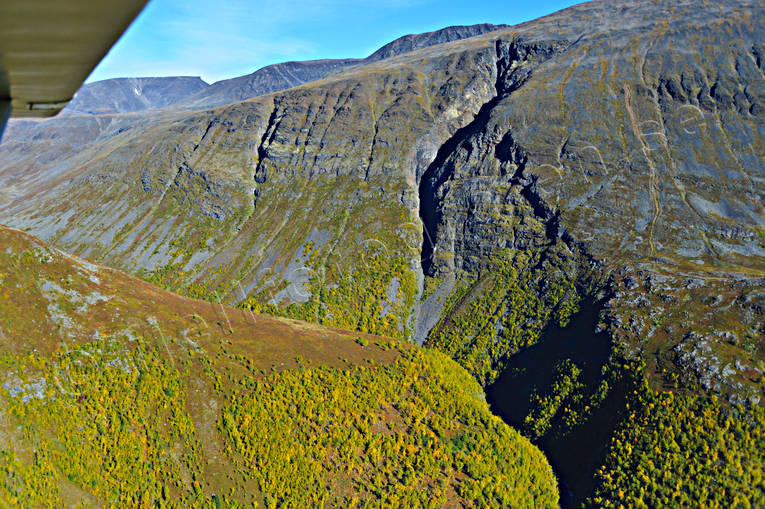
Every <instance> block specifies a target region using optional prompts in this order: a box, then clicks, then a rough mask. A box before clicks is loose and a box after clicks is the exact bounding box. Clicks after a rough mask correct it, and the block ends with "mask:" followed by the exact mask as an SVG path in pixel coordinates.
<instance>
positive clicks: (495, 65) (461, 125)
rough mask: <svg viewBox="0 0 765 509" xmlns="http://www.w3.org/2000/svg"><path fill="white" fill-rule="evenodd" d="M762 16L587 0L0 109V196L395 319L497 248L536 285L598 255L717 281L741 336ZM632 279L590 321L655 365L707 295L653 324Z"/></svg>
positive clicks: (207, 291) (222, 294)
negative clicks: (101, 105)
mask: <svg viewBox="0 0 765 509" xmlns="http://www.w3.org/2000/svg"><path fill="white" fill-rule="evenodd" d="M762 18H763V17H762V11H761V9H760V8H759V7H758V6H756V5H755V4H753V3H749V2H734V1H731V2H726V3H724V4H720V5H718V6H707V7H705V8H704V9H699V8H698V6H697V4H696V3H694V2H682V1H676V2H663V3H657V4H650V5H648V4H646V5H644V4H640V3H630V2H624V3H617V4H613V3H609V4H604V3H590V4H584V5H582V6H577V7H575V8H572V9H568V10H566V11H562V12H561V13H557V14H555V15H551V16H548V17H546V18H543V19H541V20H538V21H535V22H530V23H526V24H523V25H519V26H517V27H512V28H508V29H505V30H504V31H502V30H500V31H495V32H491V33H489V34H486V35H483V36H479V37H473V38H471V39H466V40H464V41H457V42H452V43H449V44H441V45H435V46H429V47H427V48H424V49H419V50H417V51H414V52H410V53H407V54H406V55H402V56H397V57H393V58H386V59H383V60H380V61H379V62H376V63H372V64H368V65H360V66H359V65H357V66H355V67H353V68H350V69H347V70H346V71H344V72H340V73H338V74H336V75H334V76H332V77H330V78H327V79H324V80H322V81H319V82H316V83H315V84H312V85H310V86H303V87H299V88H295V89H292V90H289V91H285V92H280V93H275V94H269V95H265V96H262V97H259V98H257V99H255V100H253V101H249V102H244V103H237V104H232V105H229V106H224V107H220V108H217V109H212V110H209V111H203V112H195V113H183V112H179V111H168V112H166V113H164V114H163V115H162V116H156V115H154V116H151V117H149V116H141V115H134V116H116V117H111V118H109V119H108V120H107V119H100V120H99V122H101V123H102V124H99V125H98V126H97V125H95V124H93V123H92V122H93V121H84V120H78V122H80V123H79V124H76V125H77V126H78V128H77V129H79V131H80V132H77V129H75V130H74V132H75V133H77V134H76V135H75V134H71V133H73V129H72V124H67V123H65V121H64V120H53V121H50V122H48V123H46V124H42V125H41V126H40V127H37V128H35V129H33V130H32V131H31V132H29V133H26V132H25V133H21V132H20V133H19V135H18V136H14V129H13V127H12V128H11V129H10V132H9V134H8V136H7V138H8V139H7V140H6V141H5V142H4V145H3V161H4V167H3V170H2V177H3V181H4V183H5V186H6V189H12V192H6V198H5V199H6V200H7V201H6V204H5V205H4V207H3V220H4V221H6V222H8V223H10V224H14V225H19V226H23V227H25V228H28V229H30V230H31V231H33V232H35V233H37V234H39V235H41V236H43V237H44V238H48V239H52V240H54V241H55V242H57V243H58V244H60V245H62V246H64V247H66V248H68V249H71V250H73V251H75V252H77V253H79V254H82V255H84V256H90V257H93V258H95V259H98V260H100V261H103V262H108V263H111V264H113V265H116V266H119V267H121V268H125V269H127V270H131V271H133V272H137V273H142V274H144V275H145V276H146V277H150V278H153V280H155V281H157V282H160V283H162V284H164V285H166V286H168V287H171V288H174V289H176V290H178V291H182V292H186V293H189V294H192V295H196V296H202V297H206V298H211V299H223V300H224V301H226V302H230V303H234V304H240V305H251V306H254V307H256V308H258V309H267V310H270V311H272V312H280V313H284V312H287V313H290V314H292V315H294V316H299V317H301V318H307V319H312V320H318V321H323V322H326V323H331V324H335V325H342V326H349V327H360V328H364V329H368V330H373V331H376V332H380V333H386V334H393V335H399V336H408V337H414V336H417V338H419V340H420V341H423V340H425V338H426V337H427V336H428V333H429V331H430V329H432V328H433V327H434V326H435V325H436V323H438V322H439V320H441V319H442V318H444V317H445V316H447V315H449V316H451V315H452V314H454V313H455V312H456V310H452V311H449V309H450V308H449V306H448V305H446V301H447V300H448V299H447V297H448V296H449V294H450V293H452V292H453V290H454V288H455V287H459V286H460V284H459V282H460V281H463V282H464V283H465V284H467V283H466V281H468V280H472V279H474V278H476V277H479V276H480V274H483V273H486V271H491V270H493V269H492V267H493V266H494V265H495V262H496V259H497V257H500V258H502V257H505V256H506V255H507V253H511V258H512V257H515V256H516V255H517V254H518V253H522V254H523V256H524V259H527V260H535V261H534V264H536V265H535V267H537V269H539V270H541V272H534V273H535V274H537V276H535V277H536V281H537V283H535V284H538V283H539V282H540V281H542V280H544V279H546V278H549V277H548V276H549V274H550V273H551V272H550V271H553V272H554V273H556V274H559V277H557V279H556V278H553V279H555V280H556V281H558V283H556V284H550V285H548V286H549V287H550V288H553V287H555V288H558V287H560V288H564V287H565V288H569V290H567V291H565V292H563V290H560V291H561V292H563V293H562V294H561V295H564V297H560V298H556V299H552V300H551V301H550V302H554V303H555V304H554V305H553V307H555V306H561V305H563V303H564V302H567V303H569V304H570V305H572V306H573V305H574V304H573V302H575V300H576V299H574V298H573V297H571V296H570V295H573V294H572V291H574V290H573V289H575V288H576V287H577V285H578V287H579V290H578V293H577V292H574V293H575V294H577V295H578V294H579V293H581V292H582V291H584V290H583V288H584V286H587V285H589V284H590V283H592V282H593V281H600V283H597V284H595V283H592V284H594V285H595V286H597V287H602V286H603V284H604V283H603V281H607V280H608V279H609V278H611V279H612V283H611V285H612V286H613V288H621V286H620V285H621V284H622V283H620V282H619V281H617V280H616V279H613V278H614V277H617V276H615V275H616V274H621V275H619V276H618V277H620V278H631V279H629V281H633V280H634V281H637V282H638V283H636V284H643V281H644V280H645V278H648V277H649V276H651V277H654V278H657V277H658V278H660V280H662V281H673V282H674V283H677V284H678V285H680V284H681V283H682V282H683V281H687V280H694V281H696V280H698V281H702V282H703V283H699V284H698V285H697V286H701V287H703V288H705V289H709V291H710V292H712V293H713V294H714V295H717V293H716V292H717V291H716V290H714V289H713V288H715V285H716V284H717V282H718V281H720V280H721V279H722V280H723V281H731V282H733V281H736V283H735V284H736V285H739V286H740V287H741V288H742V290H741V292H742V297H741V298H740V299H738V300H736V301H735V304H734V305H733V306H732V307H730V308H726V311H725V317H726V318H724V321H725V323H727V324H729V325H730V327H731V329H730V330H727V332H728V333H730V334H732V335H735V336H736V337H741V338H743V339H742V340H741V341H742V344H744V343H746V344H755V345H756V344H760V339H758V338H761V337H762V336H761V334H762V332H761V315H760V314H759V312H758V311H757V309H758V306H759V305H760V304H758V302H759V301H758V299H759V297H757V295H758V290H757V289H758V288H761V284H762V283H761V280H760V279H758V278H761V277H762V276H763V272H762V270H763V265H764V263H765V261H764V257H765V248H763V244H762V226H763V216H762V202H763V200H762V194H763V188H762V185H761V179H762V173H763V169H764V167H763V163H762V155H763V144H762V139H761V136H762V131H763V120H762V116H761V112H762V109H761V108H762V104H763V100H764V99H763V97H764V96H763V89H762V73H763V70H762V60H761V58H760V57H759V56H758V55H760V53H761V51H762V49H761V48H762V41H761V40H760V39H759V37H760V36H759V33H760V31H759V28H760V27H761V24H762V22H763V19H762ZM731 33H735V34H737V36H736V37H735V38H731V35H730V34H731ZM463 35H464V34H463ZM423 40H424V41H425V42H428V41H430V42H433V41H434V40H439V39H433V38H428V37H426V38H425V39H423ZM401 44H403V42H402V43H401ZM401 44H399V45H398V46H401ZM422 44H424V43H422ZM398 46H397V47H398ZM208 90H209V89H208ZM19 131H21V130H19ZM67 133H70V134H67ZM66 136H71V139H70V140H69V141H67V142H64V143H60V142H59V143H49V142H50V141H51V140H53V139H57V138H58V139H61V137H66ZM41 138H42V139H44V138H47V142H46V143H41V141H42V139H41ZM64 139H65V138H64ZM75 146H76V150H73V149H74V148H75ZM54 167H55V170H52V168H54ZM421 222H422V224H423V225H424V232H425V234H424V240H423V233H421V232H422V231H423V230H422V229H421V228H422V227H421V226H420V224H421ZM512 253H514V254H512ZM552 260H557V261H556V262H554V263H553V261H552ZM528 263H531V262H528ZM551 264H552V265H551ZM553 266H555V267H557V268H555V269H553ZM519 267H520V265H519ZM593 267H597V270H595V272H597V274H595V273H594V272H593ZM532 272H533V271H532ZM423 274H424V275H426V276H428V277H426V278H425V279H423V276H422V275H423ZM582 278H585V279H587V281H589V283H587V284H585V283H583V282H582V281H583V280H582ZM666 278H669V279H666ZM423 282H424V283H425V286H426V287H427V288H425V290H424V292H425V295H424V296H425V297H429V298H430V297H432V298H431V300H430V301H423V305H420V303H419V302H418V300H419V299H418V296H419V295H421V294H422V292H423V290H421V289H422V288H423V286H422V285H423ZM442 283H443V284H442ZM674 283H673V284H674ZM688 284H690V283H688ZM583 285H584V286H583ZM631 285H632V283H631V282H630V283H629V284H628V286H631ZM645 286H650V287H651V288H654V289H655V288H657V285H652V286H651V285H645ZM430 287H433V288H438V291H436V292H431V290H430V289H429V288H430ZM478 288H481V287H480V285H479V287H478ZM551 291H552V290H551ZM556 291H557V290H556ZM646 291H647V292H648V293H649V294H650V291H648V290H646ZM704 291H705V290H697V291H696V292H695V293H694V297H693V298H705V297H703V296H702V294H704ZM699 292H700V293H699ZM431 293H433V295H431ZM478 293H479V294H480V291H479V292H478ZM559 293H560V292H559ZM696 293H699V295H696ZM359 294H361V295H364V298H363V299H361V301H359V299H358V298H357V297H358V295H359ZM470 295H472V297H470V298H468V297H467V296H463V298H466V299H468V301H469V300H470V299H472V298H475V297H477V294H475V295H474V294H470ZM678 295H679V294H678ZM678 295H675V296H673V297H666V298H665V300H666V299H669V300H670V301H671V300H672V299H675V300H677V299H680V300H682V299H687V298H689V297H686V296H685V295H679V296H678ZM714 295H712V296H714ZM454 298H456V297H452V299H454ZM646 298H651V297H646ZM663 298H664V297H663ZM434 299H435V300H434ZM561 299H562V300H561ZM634 302H635V300H634V298H629V297H627V293H623V292H621V291H616V293H615V300H614V302H613V305H612V306H611V307H610V308H609V309H611V310H612V311H611V313H612V315H613V316H612V318H611V319H610V323H611V326H612V327H613V328H614V335H615V336H617V337H620V338H623V341H624V342H625V344H629V345H631V346H630V347H629V350H630V351H633V352H637V351H643V353H646V349H651V353H650V355H649V357H650V358H651V359H654V357H655V359H654V360H653V361H652V362H656V363H658V365H663V364H666V359H668V358H670V357H672V356H673V354H671V352H672V351H674V350H672V349H674V348H675V345H676V344H677V343H678V342H679V341H681V339H682V338H683V337H684V335H685V334H687V333H688V332H689V331H690V330H691V329H692V328H693V327H694V326H695V324H697V323H702V322H704V323H706V322H708V321H710V320H717V318H714V316H717V315H718V314H719V313H718V312H713V313H712V315H709V314H708V313H707V314H705V313H701V312H698V313H696V312H695V311H694V312H693V313H691V314H692V317H691V318H690V319H688V320H687V323H684V327H675V328H674V329H673V330H670V331H666V330H661V329H660V328H657V327H651V326H650V325H649V324H651V323H655V322H656V321H657V320H659V319H660V317H659V312H658V311H657V308H651V309H644V310H643V311H640V310H639V305H637V304H634ZM631 303H632V304H631ZM569 304H566V305H569ZM285 306H286V307H285ZM635 306H638V308H635ZM677 306H680V304H677ZM501 309H502V306H500V307H498V308H497V310H496V312H498V313H501V312H502V311H501ZM661 309H662V310H663V311H662V312H663V313H670V312H673V311H671V309H675V308H672V306H670V305H669V304H667V305H663V306H662V307H661ZM676 309H679V308H676ZM711 311H712V310H710V312H711ZM457 314H459V313H457ZM713 315H714V316H713ZM737 317H744V318H743V319H739V318H737ZM705 321H706V322H705ZM626 324H631V325H629V326H628V325H626ZM758 324H760V325H758ZM646 338H649V339H646ZM747 338H748V339H747ZM717 343H719V345H718V346H719V347H720V348H723V349H725V350H726V351H730V352H731V355H733V354H734V352H736V351H738V350H736V348H738V347H739V346H740V345H739V346H736V345H729V344H723V343H725V342H724V341H718V342H717ZM648 345H650V346H648ZM748 348H750V349H751V348H752V347H748ZM757 348H759V347H755V351H759V350H757ZM657 352H658V353H657ZM507 353H508V352H507V351H505V352H504V353H501V352H500V353H499V354H496V355H495V356H494V357H493V360H491V361H490V364H491V363H493V362H497V360H498V359H499V358H501V357H502V356H503V355H505V354H507ZM741 355H742V356H743V357H747V356H748V355H747V354H744V353H742V354H741ZM757 355H759V354H757ZM757 355H755V357H756V356H757ZM662 359H664V360H662ZM699 362H702V361H699ZM746 362H754V363H755V364H746V366H749V367H747V368H745V369H743V370H738V371H736V373H739V374H741V373H744V372H746V370H747V369H750V368H751V369H759V368H756V361H755V360H753V361H746ZM710 369H712V368H710ZM732 369H733V368H732ZM729 371H730V370H728V372H729ZM734 371H735V369H734ZM720 376H722V375H720ZM737 377H738V378H737ZM742 377H743V375H742ZM742 377H739V375H734V376H732V377H727V382H726V383H727V385H728V386H729V387H733V386H736V387H738V386H741V384H743V385H744V386H748V383H747V382H746V381H745V378H742ZM723 378H725V377H723ZM736 384H738V385H736Z"/></svg>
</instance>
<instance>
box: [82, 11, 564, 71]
mask: <svg viewBox="0 0 765 509" xmlns="http://www.w3.org/2000/svg"><path fill="white" fill-rule="evenodd" d="M574 3H577V2H573V1H563V0H532V1H520V2H519V1H513V0H510V1H508V0H504V1H503V0H473V1H469V0H468V1H466V0H353V1H351V0H281V1H280V0H249V1H248V0H227V1H219V0H151V1H150V2H149V4H148V5H147V6H146V8H145V9H144V11H143V12H142V13H141V14H140V16H139V17H138V18H137V19H136V21H135V22H134V23H133V25H132V26H131V27H130V28H129V29H128V31H127V32H126V33H125V34H124V35H123V37H122V38H121V39H120V41H119V42H118V43H117V44H116V45H115V46H114V47H113V48H112V50H111V51H110V52H109V54H108V55H107V56H106V58H104V60H103V61H102V62H101V63H100V64H99V66H98V67H97V68H96V69H95V70H94V71H93V73H92V74H91V76H90V77H89V78H88V81H97V80H102V79H107V78H119V77H143V76H201V77H202V79H204V80H205V81H207V82H208V83H212V82H214V81H217V80H221V79H226V78H233V77H235V76H241V75H244V74H249V73H251V72H253V71H255V70H257V69H259V68H260V67H263V66H265V65H269V64H274V63H278V62H284V61H287V60H310V59H316V58H362V57H366V56H368V55H369V54H371V53H372V52H374V50H376V49H377V48H379V47H380V46H382V45H383V44H386V43H388V42H390V41H392V40H393V39H395V38H397V37H400V36H402V35H406V34H411V33H420V32H429V31H432V30H437V29H439V28H443V27H446V26H449V25H472V24H475V23H495V24H499V23H505V24H509V25H513V24H516V23H521V22H523V21H528V20H530V19H534V18H537V17H539V16H543V15H545V14H549V13H551V12H554V11H557V10H559V9H562V8H564V7H568V6H570V5H573V4H574Z"/></svg>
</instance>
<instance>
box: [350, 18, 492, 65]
mask: <svg viewBox="0 0 765 509" xmlns="http://www.w3.org/2000/svg"><path fill="white" fill-rule="evenodd" d="M501 28H507V25H492V24H490V23H481V24H479V25H457V26H451V27H446V28H442V29H441V30H436V31H435V32H425V33H423V34H411V35H405V36H403V37H399V38H398V39H396V40H395V41H393V42H389V43H388V44H386V45H385V46H383V47H382V48H380V49H378V50H377V51H375V52H374V53H372V54H371V55H369V56H368V57H367V58H365V59H364V63H369V62H376V61H378V60H382V59H384V58H390V57H395V56H396V55H401V54H403V53H408V52H410V51H414V50H417V49H420V48H427V47H428V46H435V45H436V44H443V43H445V42H452V41H459V40H460V39H467V38H468V37H475V36H476V35H481V34H485V33H486V32H493V31H495V30H499V29H501Z"/></svg>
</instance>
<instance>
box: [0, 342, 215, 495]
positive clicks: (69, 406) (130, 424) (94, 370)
mask: <svg viewBox="0 0 765 509" xmlns="http://www.w3.org/2000/svg"><path fill="white" fill-rule="evenodd" d="M0 367H2V368H4V369H3V370H2V371H3V372H4V373H5V374H6V380H5V383H4V384H3V387H4V388H5V389H6V391H2V392H3V399H4V400H5V403H6V404H7V408H8V410H9V418H10V420H11V421H12V422H17V423H19V425H20V427H19V430H20V431H19V433H20V434H21V436H20V437H17V438H18V439H20V442H21V443H26V444H28V445H29V446H30V447H32V448H33V450H34V451H35V453H34V459H33V461H32V462H31V464H25V462H24V461H22V460H21V459H20V458H19V455H20V453H21V454H23V453H24V452H25V451H24V450H23V449H21V450H20V451H14V450H13V449H11V448H9V444H3V445H0V461H1V462H2V465H3V467H4V468H3V469H2V472H0V486H2V487H3V491H4V492H5V493H6V497H7V498H8V499H9V500H10V501H14V500H15V503H16V504H19V505H20V506H24V507H60V506H62V505H63V502H62V499H61V498H60V497H61V494H60V491H61V490H60V488H59V486H60V485H61V483H71V484H74V485H75V486H77V488H78V489H79V490H82V491H83V492H85V493H87V494H90V495H93V496H94V497H96V499H98V500H103V501H109V504H108V505H110V506H113V507H211V505H210V503H211V502H210V499H209V497H205V496H203V494H202V491H201V487H200V484H199V481H200V477H201V472H202V471H201V466H200V465H201V462H200V456H199V450H200V445H199V443H198V441H197V440H196V437H195V433H194V427H193V425H192V423H191V420H190V418H189V416H188V413H187V411H186V408H185V389H184V385H183V382H182V380H181V377H180V374H179V372H178V371H177V370H176V369H174V368H173V367H172V366H171V365H170V364H169V363H167V362H166V361H163V360H161V359H160V358H159V357H158V356H157V355H156V354H155V353H153V351H152V350H151V349H147V348H144V347H143V345H142V344H139V345H137V346H136V347H134V348H130V349H128V348H123V347H121V346H118V343H116V342H114V343H113V342H109V341H98V342H95V343H90V344H81V345H78V347H77V349H76V350H68V349H62V350H60V351H58V352H56V353H54V354H53V355H52V356H51V357H46V356H43V355H30V356H28V357H22V358H18V357H17V358H14V357H11V356H3V358H2V359H1V360H0ZM35 391H36V392H35ZM12 394H13V396H11V395H12ZM14 443H16V444H18V443H19V441H14ZM86 502H87V500H82V503H83V506H87V503H86Z"/></svg>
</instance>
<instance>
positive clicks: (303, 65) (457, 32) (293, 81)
mask: <svg viewBox="0 0 765 509" xmlns="http://www.w3.org/2000/svg"><path fill="white" fill-rule="evenodd" d="M506 26H507V25H492V24H489V23H482V24H479V25H467V26H451V27H446V28H442V29H441V30H436V31H435V32H426V33H422V34H410V35H405V36H403V37H399V38H398V39H396V40H394V41H392V42H389V43H388V44H386V45H385V46H383V47H382V48H380V49H378V50H377V51H375V52H374V53H372V54H371V55H369V56H368V57H367V58H345V59H323V60H308V61H304V62H283V63H280V64H274V65H268V66H266V67H263V68H261V69H258V70H257V71H255V72H254V73H252V74H248V75H246V76H240V77H238V78H232V79H228V80H221V81H218V82H216V83H213V84H212V85H211V86H210V87H209V88H207V89H205V90H202V91H200V92H198V93H196V94H194V95H193V96H191V97H188V98H186V99H184V100H183V101H182V103H183V106H190V107H201V108H205V107H212V106H221V105H223V104H228V103H232V102H236V101H244V100H246V99H250V98H252V97H257V96H259V95H264V94H270V93H271V92H278V91H280V90H286V89H288V88H292V87H296V86H298V85H302V84H304V83H308V82H311V81H316V80H320V79H322V78H325V77H327V76H329V75H331V74H335V73H337V72H340V71H341V70H343V69H346V68H348V67H350V66H352V65H365V64H369V63H372V62H377V61H378V60H383V59H385V58H390V57H395V56H397V55H401V54H403V53H408V52H410V51H414V50H416V49H420V48H426V47H428V46H434V45H436V44H442V43H445V42H452V41H458V40H460V39H466V38H468V37H474V36H476V35H481V34H485V33H486V32H493V31H494V30H499V29H501V28H505V27H506Z"/></svg>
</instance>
